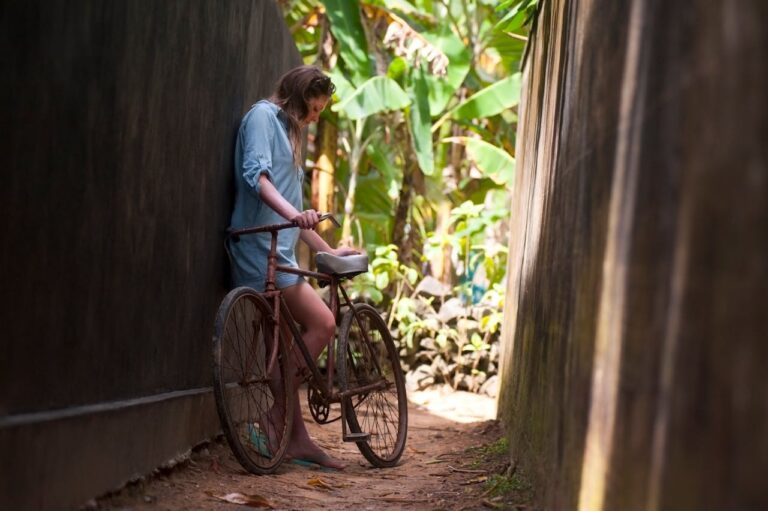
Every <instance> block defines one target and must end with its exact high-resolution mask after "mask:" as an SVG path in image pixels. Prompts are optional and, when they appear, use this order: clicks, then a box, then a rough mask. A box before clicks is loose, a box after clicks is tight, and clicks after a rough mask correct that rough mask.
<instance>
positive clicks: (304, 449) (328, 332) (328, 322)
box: [283, 282, 346, 469]
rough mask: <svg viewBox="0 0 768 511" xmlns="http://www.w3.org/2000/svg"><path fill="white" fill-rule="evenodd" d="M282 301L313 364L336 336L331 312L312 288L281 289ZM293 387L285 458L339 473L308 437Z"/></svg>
mask: <svg viewBox="0 0 768 511" xmlns="http://www.w3.org/2000/svg"><path fill="white" fill-rule="evenodd" d="M283 298H285V303H286V304H287V305H288V308H289V309H290V311H291V314H292V315H293V319H295V320H296V321H297V322H298V323H299V324H300V325H301V326H302V327H304V335H303V340H304V344H305V345H306V346H307V349H308V350H309V353H310V354H311V355H312V358H313V359H315V360H316V359H317V357H318V356H320V353H321V352H322V351H323V348H325V347H326V346H327V345H328V344H329V342H330V341H331V340H332V339H333V335H334V333H335V332H336V322H335V321H334V319H333V314H332V313H331V310H330V309H329V308H328V306H327V305H326V304H325V302H323V300H322V299H321V298H320V297H319V296H318V294H317V293H316V292H315V290H314V289H312V286H310V285H309V284H307V283H306V282H302V283H301V284H298V285H296V286H291V287H288V288H285V289H283ZM302 365H303V364H302ZM293 367H295V366H293V363H292V370H295V369H294V368H293ZM294 383H295V385H294V386H293V388H294V392H295V396H294V405H293V426H292V429H291V441H290V444H289V445H288V451H287V455H288V456H289V457H293V458H301V459H305V460H309V461H312V462H314V463H317V464H318V465H322V466H325V467H331V468H338V469H343V468H344V467H345V466H346V465H345V464H344V463H343V462H342V461H341V460H337V459H334V458H332V457H330V456H329V455H328V454H326V452H325V451H323V450H322V449H321V448H320V447H319V446H318V445H317V444H316V443H314V442H313V441H312V439H311V438H310V437H309V433H308V432H307V427H306V425H305V424H304V419H303V417H302V415H301V403H300V400H299V388H298V387H299V385H298V384H299V383H300V379H299V378H296V380H295V382H294Z"/></svg>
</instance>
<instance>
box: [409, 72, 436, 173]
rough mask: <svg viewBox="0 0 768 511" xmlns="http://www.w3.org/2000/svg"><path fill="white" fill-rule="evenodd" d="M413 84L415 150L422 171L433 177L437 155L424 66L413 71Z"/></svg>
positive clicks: (411, 113)
mask: <svg viewBox="0 0 768 511" xmlns="http://www.w3.org/2000/svg"><path fill="white" fill-rule="evenodd" d="M412 83H413V87H412V88H411V89H410V90H409V92H410V94H411V99H412V100H413V102H412V105H411V108H410V110H409V112H408V113H409V120H410V126H411V139H412V141H413V149H414V151H415V152H416V159H417V160H418V161H419V167H421V171H422V172H423V173H424V174H426V175H427V176H431V175H432V174H433V173H434V172H435V154H434V150H433V147H432V119H431V118H430V116H429V85H428V84H427V80H426V73H425V72H424V68H423V67H422V66H419V67H418V68H416V69H414V70H413V79H412Z"/></svg>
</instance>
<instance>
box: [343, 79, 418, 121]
mask: <svg viewBox="0 0 768 511" xmlns="http://www.w3.org/2000/svg"><path fill="white" fill-rule="evenodd" d="M410 104H411V100H410V98H409V97H408V95H407V94H406V93H405V91H403V89H402V88H400V86H399V85H398V84H397V82H396V81H394V80H393V79H391V78H388V77H386V76H374V77H373V78H371V79H369V80H368V81H366V82H365V83H363V84H362V85H361V86H360V87H358V88H357V89H356V90H355V92H354V93H353V94H352V95H350V96H349V97H347V98H344V99H342V100H341V101H340V102H339V103H337V104H335V105H333V106H332V107H331V110H333V111H334V112H342V113H343V114H344V115H346V116H347V117H348V118H349V119H352V120H358V119H364V118H365V117H368V116H369V115H373V114H377V113H379V112H386V111H388V110H401V109H403V108H405V107H407V106H409V105H410Z"/></svg>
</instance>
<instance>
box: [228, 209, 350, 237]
mask: <svg viewBox="0 0 768 511" xmlns="http://www.w3.org/2000/svg"><path fill="white" fill-rule="evenodd" d="M319 218H320V219H319V220H318V223H320V222H322V221H323V220H330V221H331V223H333V225H335V226H336V227H341V224H340V223H339V221H338V220H336V217H334V216H333V215H332V214H331V213H321V214H320V217H319ZM291 227H297V225H296V222H293V221H291V222H286V223H283V224H272V225H260V226H258V227H245V228H243V229H227V238H232V239H233V240H234V241H235V242H237V241H239V238H240V236H242V235H244V234H255V233H258V232H272V231H281V230H283V229H290V228H291Z"/></svg>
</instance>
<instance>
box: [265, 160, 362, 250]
mask: <svg viewBox="0 0 768 511" xmlns="http://www.w3.org/2000/svg"><path fill="white" fill-rule="evenodd" d="M259 187H260V193H259V197H261V200H263V201H264V202H265V203H266V204H267V206H269V207H270V208H272V209H274V210H275V212H276V213H277V214H278V215H280V216H282V217H283V218H285V219H287V220H291V221H294V222H296V223H297V224H298V226H299V227H301V233H300V234H299V236H300V237H301V241H303V242H304V243H306V244H307V245H309V248H311V249H312V250H314V251H315V252H329V253H331V254H333V255H337V256H345V255H351V254H359V253H360V252H358V251H357V250H354V249H351V248H332V247H331V246H330V245H329V244H328V243H327V242H326V241H325V240H324V239H323V238H322V237H321V236H320V235H319V234H317V233H316V232H315V231H313V230H312V227H314V226H315V225H317V222H318V221H319V215H318V214H317V211H315V210H314V209H308V210H306V211H303V212H300V211H299V210H297V209H296V208H294V207H293V205H291V203H290V202H288V201H287V200H285V197H283V196H282V195H281V194H280V192H278V191H277V188H275V185H273V184H272V181H270V180H269V178H268V177H267V176H266V175H263V174H262V175H261V176H260V177H259Z"/></svg>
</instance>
